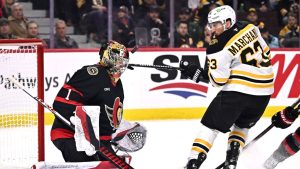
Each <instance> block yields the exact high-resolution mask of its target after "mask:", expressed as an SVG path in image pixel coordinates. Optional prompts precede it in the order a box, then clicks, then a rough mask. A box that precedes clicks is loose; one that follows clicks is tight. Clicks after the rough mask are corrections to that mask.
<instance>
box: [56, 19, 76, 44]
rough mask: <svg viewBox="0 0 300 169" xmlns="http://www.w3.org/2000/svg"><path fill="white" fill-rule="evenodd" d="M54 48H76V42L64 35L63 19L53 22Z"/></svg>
mask: <svg viewBox="0 0 300 169" xmlns="http://www.w3.org/2000/svg"><path fill="white" fill-rule="evenodd" d="M54 48H78V45H77V42H76V41H75V40H74V39H72V38H70V37H69V36H67V35H66V23H65V21H63V20H58V21H57V22H56V24H55V35H54Z"/></svg>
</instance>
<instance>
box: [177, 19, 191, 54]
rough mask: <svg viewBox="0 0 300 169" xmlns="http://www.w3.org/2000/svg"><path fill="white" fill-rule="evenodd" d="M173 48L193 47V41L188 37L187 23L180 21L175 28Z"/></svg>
mask: <svg viewBox="0 0 300 169" xmlns="http://www.w3.org/2000/svg"><path fill="white" fill-rule="evenodd" d="M174 34H175V35H174V46H175V47H179V48H190V47H193V39H192V38H191V37H190V35H189V32H188V23H187V22H184V21H180V22H179V23H178V25H177V27H176V32H175V33H174Z"/></svg>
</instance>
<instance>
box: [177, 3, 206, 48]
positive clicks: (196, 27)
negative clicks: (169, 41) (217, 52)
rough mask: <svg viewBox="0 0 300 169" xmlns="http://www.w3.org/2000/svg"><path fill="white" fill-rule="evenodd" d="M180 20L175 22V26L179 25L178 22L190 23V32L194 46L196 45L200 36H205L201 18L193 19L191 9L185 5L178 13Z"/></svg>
mask: <svg viewBox="0 0 300 169" xmlns="http://www.w3.org/2000/svg"><path fill="white" fill-rule="evenodd" d="M178 19H179V20H178V21H176V23H175V27H178V24H179V23H180V22H181V21H183V22H187V23H188V34H189V35H190V37H191V38H192V40H193V46H196V44H197V43H198V41H199V40H200V37H202V36H203V33H202V32H203V27H202V26H201V24H200V20H199V19H200V18H197V19H192V17H191V10H190V9H189V8H187V7H183V8H181V10H180V13H179V15H178Z"/></svg>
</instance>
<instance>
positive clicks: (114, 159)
mask: <svg viewBox="0 0 300 169" xmlns="http://www.w3.org/2000/svg"><path fill="white" fill-rule="evenodd" d="M8 80H9V81H11V82H12V83H14V84H15V85H17V86H18V87H19V88H20V89H22V90H23V91H24V92H25V93H26V94H27V95H29V96H30V97H31V98H33V99H34V100H36V101H37V102H38V103H40V104H41V105H42V106H43V107H45V108H46V109H48V110H49V111H50V112H51V113H53V114H54V116H55V117H57V118H58V119H59V120H61V121H62V122H63V123H64V124H66V125H67V126H68V127H70V128H71V129H72V130H73V131H75V127H74V126H73V125H72V124H71V122H70V121H69V120H67V119H66V118H64V117H63V116H62V115H61V114H59V113H58V112H57V111H55V110H54V109H53V108H52V107H51V106H49V105H48V104H46V103H45V102H44V101H43V100H42V99H40V98H38V97H34V96H32V95H31V94H30V93H29V92H28V91H27V90H26V89H25V88H24V86H23V85H22V84H20V83H19V82H18V81H17V80H16V79H15V78H14V77H8ZM94 146H95V145H94ZM95 147H96V146H95ZM99 150H100V151H96V152H97V153H100V155H102V156H103V157H105V158H106V159H107V160H108V161H110V162H111V163H112V164H114V165H115V166H116V167H118V168H120V169H133V167H131V166H130V165H129V164H127V163H126V162H124V161H123V160H122V159H121V158H120V157H119V156H117V155H115V153H114V152H111V151H110V150H109V149H108V148H107V147H106V146H104V145H102V144H101V142H100V148H99ZM98 155H99V154H98Z"/></svg>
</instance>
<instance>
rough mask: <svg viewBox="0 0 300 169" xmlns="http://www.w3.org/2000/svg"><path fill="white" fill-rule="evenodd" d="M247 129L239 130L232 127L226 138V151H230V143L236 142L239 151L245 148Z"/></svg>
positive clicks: (234, 126)
mask: <svg viewBox="0 0 300 169" xmlns="http://www.w3.org/2000/svg"><path fill="white" fill-rule="evenodd" d="M248 131H249V129H248V128H239V127H238V126H236V125H233V127H232V130H231V132H230V133H229V137H228V149H230V143H231V142H232V141H236V142H238V143H240V150H241V149H242V148H243V147H244V146H245V142H246V138H247V136H248Z"/></svg>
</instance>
